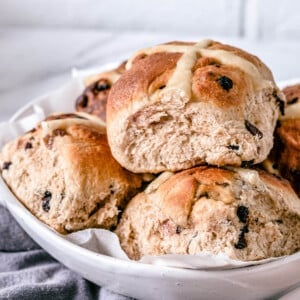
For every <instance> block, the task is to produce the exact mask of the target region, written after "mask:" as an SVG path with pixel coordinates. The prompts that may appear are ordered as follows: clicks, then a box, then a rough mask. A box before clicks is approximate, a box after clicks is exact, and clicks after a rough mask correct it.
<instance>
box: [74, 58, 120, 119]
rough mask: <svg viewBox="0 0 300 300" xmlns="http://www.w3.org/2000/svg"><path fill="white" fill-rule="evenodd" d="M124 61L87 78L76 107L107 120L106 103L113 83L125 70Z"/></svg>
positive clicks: (80, 110) (78, 109)
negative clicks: (112, 68)
mask: <svg viewBox="0 0 300 300" xmlns="http://www.w3.org/2000/svg"><path fill="white" fill-rule="evenodd" d="M125 63H126V62H123V63H122V64H121V65H120V66H119V67H118V68H116V69H114V70H111V71H107V72H104V73H101V74H97V75H93V76H90V77H88V78H86V79H85V85H86V88H85V90H84V91H83V93H82V94H81V95H80V96H79V97H78V98H77V100H76V103H75V109H76V111H78V112H86V113H89V114H92V115H95V116H97V117H99V118H100V119H101V120H102V121H104V122H105V121H106V103H107V98H108V94H109V91H110V89H111V87H112V85H113V84H114V83H115V82H116V81H117V80H118V79H119V77H120V76H121V75H122V74H123V73H124V71H125Z"/></svg>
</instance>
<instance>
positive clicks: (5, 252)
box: [0, 205, 129, 300]
mask: <svg viewBox="0 0 300 300" xmlns="http://www.w3.org/2000/svg"><path fill="white" fill-rule="evenodd" d="M0 299H15V300H19V299H22V300H27V299H28V300H32V299H43V300H48V299H49V300H53V299H55V300H60V299H68V300H69V299H78V300H85V299H86V300H89V299H99V300H127V299H129V298H128V297H124V296H121V295H118V294H115V293H112V292H110V291H108V290H106V289H103V288H100V287H98V286H96V285H95V284H93V283H91V282H89V281H87V280H85V279H83V278H81V277H80V276H79V275H77V274H76V273H74V272H72V271H70V270H69V269H67V268H66V267H64V266H63V265H62V264H60V263H59V262H57V261H56V260H55V259H53V258H52V257H51V256H50V255H49V254H47V252H46V251H44V250H43V249H41V248H40V247H39V246H38V245H37V244H36V243H35V242H34V241H33V240H32V239H31V238H30V237H29V236H28V235H27V234H26V233H25V232H24V230H22V228H21V227H20V226H19V225H18V224H17V222H16V221H15V220H14V218H13V217H12V216H11V214H10V213H9V212H8V210H7V209H6V208H4V207H3V206H1V205H0Z"/></svg>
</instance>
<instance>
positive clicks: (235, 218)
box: [116, 166, 300, 261]
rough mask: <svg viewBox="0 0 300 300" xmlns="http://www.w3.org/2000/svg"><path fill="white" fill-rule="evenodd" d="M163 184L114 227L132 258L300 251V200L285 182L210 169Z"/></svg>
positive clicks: (254, 256)
mask: <svg viewBox="0 0 300 300" xmlns="http://www.w3.org/2000/svg"><path fill="white" fill-rule="evenodd" d="M157 180H158V182H155V181H154V182H153V183H152V184H150V186H149V187H148V188H147V189H146V190H145V192H143V193H140V194H138V195H137V196H135V197H134V198H133V199H132V200H131V201H130V202H129V204H128V206H127V207H126V209H125V211H124V213H123V215H122V218H121V221H120V223H119V225H118V227H117V229H116V233H117V235H118V236H119V238H120V241H121V246H122V247H123V249H124V251H125V252H126V253H127V255H128V256H129V257H130V258H132V259H140V258H141V257H142V256H144V255H163V254H199V253H200V252H202V251H204V252H208V253H212V254H219V253H225V254H227V255H228V256H229V257H230V258H233V259H239V260H245V261H248V260H258V259H263V258H267V257H273V256H281V255H287V254H291V253H294V252H295V251H297V250H299V247H300V242H299V241H300V239H299V237H300V236H299V232H300V231H299V229H300V200H299V199H298V197H297V196H296V194H295V193H294V191H293V190H292V188H291V187H290V185H289V183H288V182H287V181H286V180H281V179H278V178H276V177H275V176H273V175H270V174H268V173H266V172H263V171H259V170H250V169H241V168H227V169H225V168H222V169H220V168H216V167H206V166H203V167H196V168H192V169H189V170H185V171H182V172H179V173H177V174H172V173H168V174H166V173H163V175H161V177H158V179H157Z"/></svg>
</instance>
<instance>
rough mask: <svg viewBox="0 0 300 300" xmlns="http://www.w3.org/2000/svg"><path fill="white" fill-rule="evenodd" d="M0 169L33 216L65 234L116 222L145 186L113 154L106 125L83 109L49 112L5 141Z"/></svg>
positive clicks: (106, 225) (110, 225)
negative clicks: (43, 119) (36, 122)
mask: <svg viewBox="0 0 300 300" xmlns="http://www.w3.org/2000/svg"><path fill="white" fill-rule="evenodd" d="M0 168H1V173H2V177H3V179H4V180H5V182H6V183H7V185H8V186H9V187H10V189H11V191H12V192H13V193H14V194H15V196H16V197H17V198H18V199H19V200H20V201H21V202H22V203H23V204H24V205H25V206H26V207H27V208H28V209H29V210H30V211H31V212H32V214H34V215H35V216H36V217H37V218H39V219H40V220H41V221H43V222H44V223H46V224H48V225H49V226H51V227H52V228H53V229H55V230H57V231H58V232H60V233H63V234H65V233H68V232H72V231H76V230H81V229H85V228H91V227H101V228H106V229H110V228H111V227H113V226H115V225H116V224H117V219H118V214H119V212H120V210H122V208H123V207H124V205H125V204H126V202H127V201H128V200H129V199H130V197H131V196H133V195H134V194H135V193H136V192H137V190H138V188H139V187H140V186H141V184H142V180H141V178H140V177H139V176H137V175H135V174H132V173H130V172H129V171H127V170H125V169H123V168H122V167H121V166H120V165H119V164H118V163H117V162H116V161H115V159H114V158H113V157H112V155H111V152H110V149H109V146H108V143H107V137H106V133H105V127H103V124H102V123H101V122H100V121H99V120H98V118H96V117H93V116H89V115H88V114H84V113H81V114H60V115H53V116H50V117H48V118H47V119H46V120H45V121H43V122H41V123H40V124H38V126H37V127H36V128H35V129H33V130H32V131H30V132H28V133H25V134H24V135H23V136H21V137H19V138H17V139H16V140H14V141H12V142H10V143H8V144H6V145H5V146H4V148H3V149H2V152H1V155H0Z"/></svg>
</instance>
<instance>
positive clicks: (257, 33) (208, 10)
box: [0, 0, 300, 122]
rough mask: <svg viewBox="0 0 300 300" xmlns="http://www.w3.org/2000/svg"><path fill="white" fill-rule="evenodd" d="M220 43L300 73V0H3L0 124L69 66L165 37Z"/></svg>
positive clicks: (281, 70)
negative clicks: (233, 46) (211, 39)
mask: <svg viewBox="0 0 300 300" xmlns="http://www.w3.org/2000/svg"><path fill="white" fill-rule="evenodd" d="M205 37H209V38H215V39H216V40H221V41H222V40H224V41H225V42H227V43H230V44H233V45H236V46H238V47H241V48H243V49H245V50H248V51H249V52H251V53H253V54H256V55H258V56H259V57H260V58H261V59H262V60H263V61H264V62H265V63H266V64H267V65H268V66H269V67H270V69H271V70H272V72H273V74H274V77H275V79H276V80H286V79H289V78H295V77H297V78H299V77H300V64H299V63H298V61H299V54H300V0H285V1H283V0H151V1H150V0H148V1H147V0H105V1H104V0H0V78H1V80H0V122H1V121H2V120H6V119H8V118H9V116H11V115H12V114H13V113H14V112H15V111H16V110H17V109H19V108H20V107H21V106H23V105H24V104H25V103H27V102H28V101H29V100H32V99H33V98H34V97H36V96H39V95H40V94H44V93H45V92H48V91H49V90H52V89H54V88H57V87H58V86H60V85H62V84H64V83H65V82H66V80H68V79H69V77H70V71H71V69H72V68H73V67H76V68H79V69H85V68H91V67H95V66H98V65H102V64H105V63H107V62H111V61H116V60H117V61H119V60H122V59H125V58H127V57H128V56H129V55H131V54H132V53H133V51H135V50H137V49H139V48H142V47H146V46H151V45H155V44H157V43H161V42H165V41H169V40H174V39H178V40H199V39H202V38H205Z"/></svg>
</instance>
